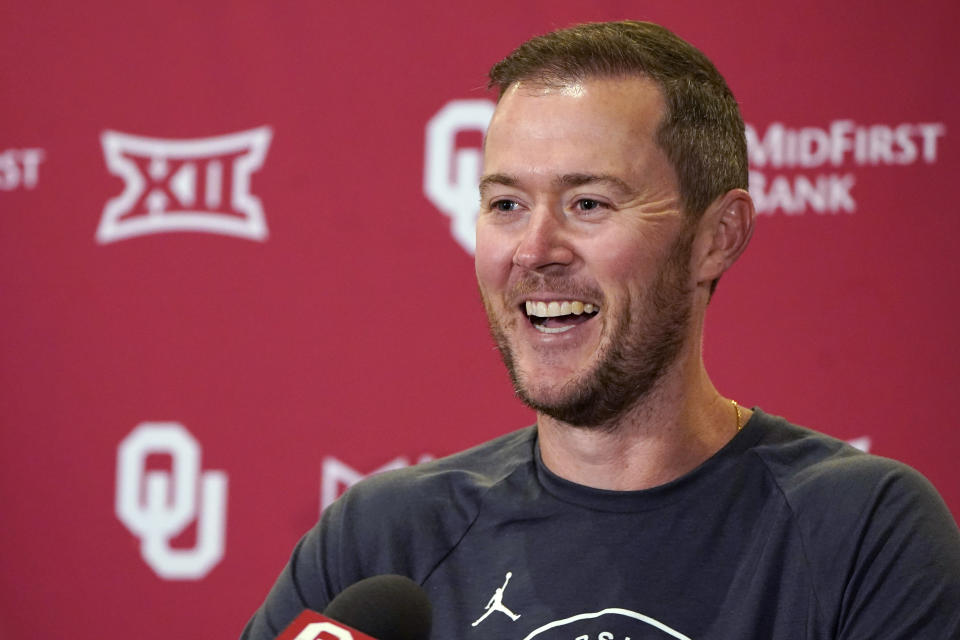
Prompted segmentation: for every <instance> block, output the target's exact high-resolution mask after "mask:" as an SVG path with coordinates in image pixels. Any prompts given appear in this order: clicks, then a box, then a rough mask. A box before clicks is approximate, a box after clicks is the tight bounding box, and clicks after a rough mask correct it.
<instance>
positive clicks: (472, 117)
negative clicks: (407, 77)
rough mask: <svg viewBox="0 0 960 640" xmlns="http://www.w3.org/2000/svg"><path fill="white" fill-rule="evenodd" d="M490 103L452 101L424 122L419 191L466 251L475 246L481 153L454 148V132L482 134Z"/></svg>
mask: <svg viewBox="0 0 960 640" xmlns="http://www.w3.org/2000/svg"><path fill="white" fill-rule="evenodd" d="M493 109H494V104H493V103H492V102H491V101H489V100H452V101H450V102H448V103H447V104H446V105H444V107H443V108H442V109H440V111H438V112H437V113H436V115H434V116H433V117H432V118H430V122H428V123H427V139H426V145H425V147H426V148H425V150H426V154H425V156H426V157H425V158H424V171H423V192H424V193H425V194H426V196H427V198H429V199H430V202H432V203H433V204H434V205H435V206H436V207H437V208H438V209H440V211H442V212H443V213H444V214H446V215H447V216H449V217H450V232H451V233H452V234H453V238H454V240H456V241H457V242H458V243H460V246H461V247H463V248H464V249H465V250H466V251H467V252H468V253H470V254H473V252H474V250H475V249H476V245H477V238H476V229H475V225H476V222H477V210H478V209H479V201H480V196H479V194H478V192H477V186H478V185H479V184H480V171H481V170H482V168H483V167H482V166H481V165H482V160H483V154H482V153H481V151H480V149H478V148H471V147H465V148H460V149H458V148H457V145H456V142H457V134H458V133H460V132H463V131H479V132H480V133H485V132H486V130H487V125H489V124H490V118H492V117H493Z"/></svg>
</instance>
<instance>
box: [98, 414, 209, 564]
mask: <svg viewBox="0 0 960 640" xmlns="http://www.w3.org/2000/svg"><path fill="white" fill-rule="evenodd" d="M148 457H149V458H153V457H159V458H162V459H165V461H169V463H170V464H169V470H166V469H162V470H161V469H148V462H147V459H148ZM115 508H116V513H117V517H118V518H119V519H120V522H122V523H123V524H124V525H126V527H127V529H129V530H130V531H131V533H133V534H134V535H136V536H138V537H139V538H140V554H141V555H142V556H143V559H144V561H145V562H146V563H147V564H148V565H149V566H150V568H152V569H153V570H154V571H155V572H156V574H157V575H158V576H160V577H161V578H165V579H167V580H199V579H200V578H203V577H204V576H206V575H207V573H209V572H210V570H211V569H212V568H213V567H214V566H216V564H217V563H218V562H220V560H221V559H222V558H223V552H224V547H225V538H226V528H225V526H224V525H225V522H226V519H227V474H226V473H224V472H223V471H204V472H202V473H201V472H200V445H199V444H198V443H197V441H196V439H195V438H194V437H193V436H192V435H190V432H189V431H187V430H186V429H185V428H184V427H183V425H181V424H179V423H177V422H142V423H140V424H139V425H137V427H136V428H135V429H134V430H133V431H131V432H130V434H129V435H127V437H126V438H124V439H123V441H121V442H120V446H119V448H118V450H117V493H116V504H115ZM193 523H196V537H197V541H196V545H195V546H194V547H193V548H192V549H180V548H174V547H172V546H171V544H170V543H171V540H172V539H173V538H175V537H177V536H178V535H180V534H181V533H184V532H185V531H186V530H187V528H188V527H189V526H190V525H191V524H193Z"/></svg>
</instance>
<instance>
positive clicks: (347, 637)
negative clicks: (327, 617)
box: [293, 622, 354, 640]
mask: <svg viewBox="0 0 960 640" xmlns="http://www.w3.org/2000/svg"><path fill="white" fill-rule="evenodd" d="M330 637H333V638H336V640H354V639H353V634H352V633H350V631H348V630H347V629H344V628H343V627H341V626H339V625H336V624H331V623H329V622H312V623H310V624H308V625H307V626H306V627H304V628H303V631H301V632H300V633H298V634H297V636H296V637H295V638H294V639H293V640H327V638H330Z"/></svg>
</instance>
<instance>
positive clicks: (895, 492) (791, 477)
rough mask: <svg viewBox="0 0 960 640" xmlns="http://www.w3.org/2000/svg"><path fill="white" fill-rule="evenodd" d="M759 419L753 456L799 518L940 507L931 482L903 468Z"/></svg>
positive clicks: (781, 422) (767, 417) (772, 419)
mask: <svg viewBox="0 0 960 640" xmlns="http://www.w3.org/2000/svg"><path fill="white" fill-rule="evenodd" d="M755 415H756V418H757V420H758V424H757V425H756V426H757V427H760V429H761V434H760V436H759V439H758V440H757V442H756V444H755V445H754V446H753V447H752V448H751V453H752V454H753V455H755V456H756V457H757V458H759V459H760V460H761V461H762V463H763V465H764V466H765V467H766V469H767V471H768V473H769V474H770V476H771V478H772V480H773V481H774V483H775V484H776V486H777V487H778V489H779V490H780V491H781V492H782V494H783V496H784V498H785V499H786V500H787V502H788V503H789V504H790V507H791V509H793V510H794V512H795V514H796V515H797V516H803V515H804V514H806V513H807V512H808V511H811V510H812V512H813V513H819V512H821V511H822V507H823V506H824V505H825V504H829V505H830V507H831V508H830V510H829V511H830V513H831V514H832V515H833V516H834V517H837V518H839V517H842V516H843V515H848V516H850V517H855V516H856V515H857V514H859V513H861V512H862V511H863V510H864V509H867V508H869V506H870V505H875V504H877V503H878V502H880V503H891V504H893V503H897V502H900V501H902V500H910V501H913V502H914V503H916V502H917V501H919V502H928V501H933V502H941V501H940V498H939V495H938V494H937V492H936V490H935V489H934V488H933V486H932V485H931V484H930V482H929V481H928V480H927V479H926V478H924V477H923V476H922V475H921V474H920V473H919V472H918V471H916V470H914V469H913V468H911V467H909V466H907V465H905V464H903V463H902V462H898V461H896V460H892V459H890V458H884V457H881V456H876V455H872V454H869V453H865V452H863V451H860V450H859V449H857V448H855V447H853V446H852V445H850V444H848V443H846V442H844V441H842V440H838V439H837V438H833V437H830V436H828V435H825V434H822V433H818V432H816V431H813V430H811V429H807V428H805V427H800V426H797V425H794V424H791V423H789V422H787V421H786V420H784V419H783V418H780V417H777V416H772V415H769V414H766V413H763V412H761V411H758V412H757V413H756V414H755ZM857 520H859V519H857Z"/></svg>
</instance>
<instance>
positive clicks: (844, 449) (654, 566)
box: [242, 410, 960, 640]
mask: <svg viewBox="0 0 960 640" xmlns="http://www.w3.org/2000/svg"><path fill="white" fill-rule="evenodd" d="M384 573H399V574H402V575H407V576H409V577H411V578H412V579H413V580H415V581H417V582H418V583H420V584H421V585H422V586H423V587H424V589H426V591H427V593H428V594H429V596H430V599H431V602H432V603H433V610H434V623H433V633H432V635H431V638H433V639H435V640H461V639H462V640H474V639H483V640H491V639H492V640H528V639H529V640H533V639H534V638H536V639H537V640H561V639H562V640H627V638H629V639H630V640H645V639H647V638H649V639H654V638H691V639H694V640H702V639H706V638H715V639H722V640H731V639H734V638H775V639H776V640H788V639H792V638H805V639H813V638H844V639H854V638H858V639H860V638H862V639H864V640H866V639H868V638H869V639H871V640H875V639H877V638H891V639H892V638H903V639H907V638H910V639H916V638H930V639H934V638H936V639H938V640H940V639H944V638H960V532H958V530H957V525H956V523H955V522H954V520H953V518H952V516H951V515H950V512H949V511H948V510H947V508H946V506H945V505H944V503H943V501H942V500H941V499H940V497H939V496H938V495H937V493H936V491H935V490H934V489H933V487H932V486H931V485H930V484H929V482H927V481H926V479H924V478H923V477H922V476H921V475H920V474H919V473H917V472H916V471H914V470H912V469H910V468H909V467H907V466H905V465H903V464H901V463H898V462H895V461H892V460H889V459H885V458H880V457H877V456H872V455H868V454H865V453H862V452H860V451H857V450H856V449H854V448H853V447H851V446H849V445H847V444H845V443H843V442H841V441H839V440H835V439H833V438H830V437H827V436H824V435H822V434H818V433H816V432H813V431H809V430H807V429H804V428H801V427H797V426H795V425H792V424H790V423H788V422H786V421H785V420H783V419H782V418H778V417H775V416H770V415H768V414H765V413H763V412H762V411H760V410H755V413H754V415H753V417H752V418H751V419H750V421H749V422H748V423H747V424H746V425H745V426H744V428H743V430H742V431H741V432H740V433H739V434H737V436H736V437H734V438H733V439H732V440H731V441H730V442H729V443H728V444H727V445H726V446H725V447H724V448H723V449H721V450H720V451H718V452H717V453H716V454H715V455H714V456H712V457H711V458H710V459H708V460H707V461H706V462H704V463H703V464H702V465H700V466H699V467H698V468H696V469H694V470H693V471H691V472H690V473H688V474H686V475H684V476H682V477H681V478H678V479H677V480H674V481H672V482H670V483H668V484H665V485H662V486H659V487H655V488H653V489H648V490H644V491H629V492H617V491H604V490H599V489H591V488H588V487H584V486H580V485H576V484H573V483H571V482H568V481H566V480H563V479H562V478H559V477H557V476H555V475H554V474H552V473H551V472H550V471H549V470H548V469H547V468H546V467H545V466H544V465H543V462H542V461H541V459H540V455H539V449H538V447H537V432H536V429H535V427H529V428H527V429H523V430H521V431H517V432H514V433H511V434H509V435H506V436H503V437H501V438H498V439H496V440H493V441H490V442H488V443H486V444H483V445H480V446H478V447H475V448H473V449H470V450H468V451H464V452H462V453H459V454H456V455H454V456H450V457H448V458H444V459H441V460H436V461H433V462H429V463H425V464H421V465H417V466H415V467H410V468H407V469H403V470H399V471H395V472H390V473H385V474H382V475H379V476H375V477H373V478H369V479H367V480H365V481H364V482H362V483H360V484H358V485H356V486H355V487H353V488H351V489H350V490H349V491H348V492H347V493H346V494H345V495H344V496H343V497H341V498H340V500H338V501H337V502H336V503H335V504H334V505H332V506H331V507H330V508H328V509H327V510H326V511H325V512H324V514H323V516H322V517H321V519H320V522H319V523H318V524H317V525H316V526H315V527H314V528H313V529H312V530H311V531H309V532H308V533H307V534H306V535H305V536H304V537H303V539H301V541H300V542H299V543H298V544H297V547H296V548H295V550H294V552H293V556H292V557H291V559H290V562H289V564H288V565H287V567H286V568H285V569H284V570H283V572H282V573H281V575H280V577H279V578H278V580H277V582H276V584H275V585H274V587H273V589H272V590H271V591H270V594H269V595H268V596H267V599H266V601H265V602H264V604H263V606H262V607H261V608H260V609H259V610H258V611H257V612H256V613H255V614H254V616H253V618H252V619H251V620H250V622H249V624H248V625H247V628H246V629H245V630H244V634H243V636H242V637H243V638H244V639H246V640H261V639H267V638H274V637H275V636H276V635H277V634H278V633H279V632H280V631H282V630H283V628H284V627H285V626H286V625H287V624H289V622H290V621H291V620H292V619H293V618H294V617H295V616H296V615H297V614H298V613H299V612H300V611H301V610H302V609H304V608H310V609H315V610H318V611H322V610H323V609H324V607H325V606H326V605H327V603H328V602H329V601H330V600H331V599H332V598H333V597H334V596H335V595H336V594H337V593H339V592H340V591H342V590H343V589H344V588H346V587H347V586H349V585H351V584H352V583H354V582H356V581H358V580H360V579H362V578H365V577H369V576H372V575H377V574H384Z"/></svg>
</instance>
